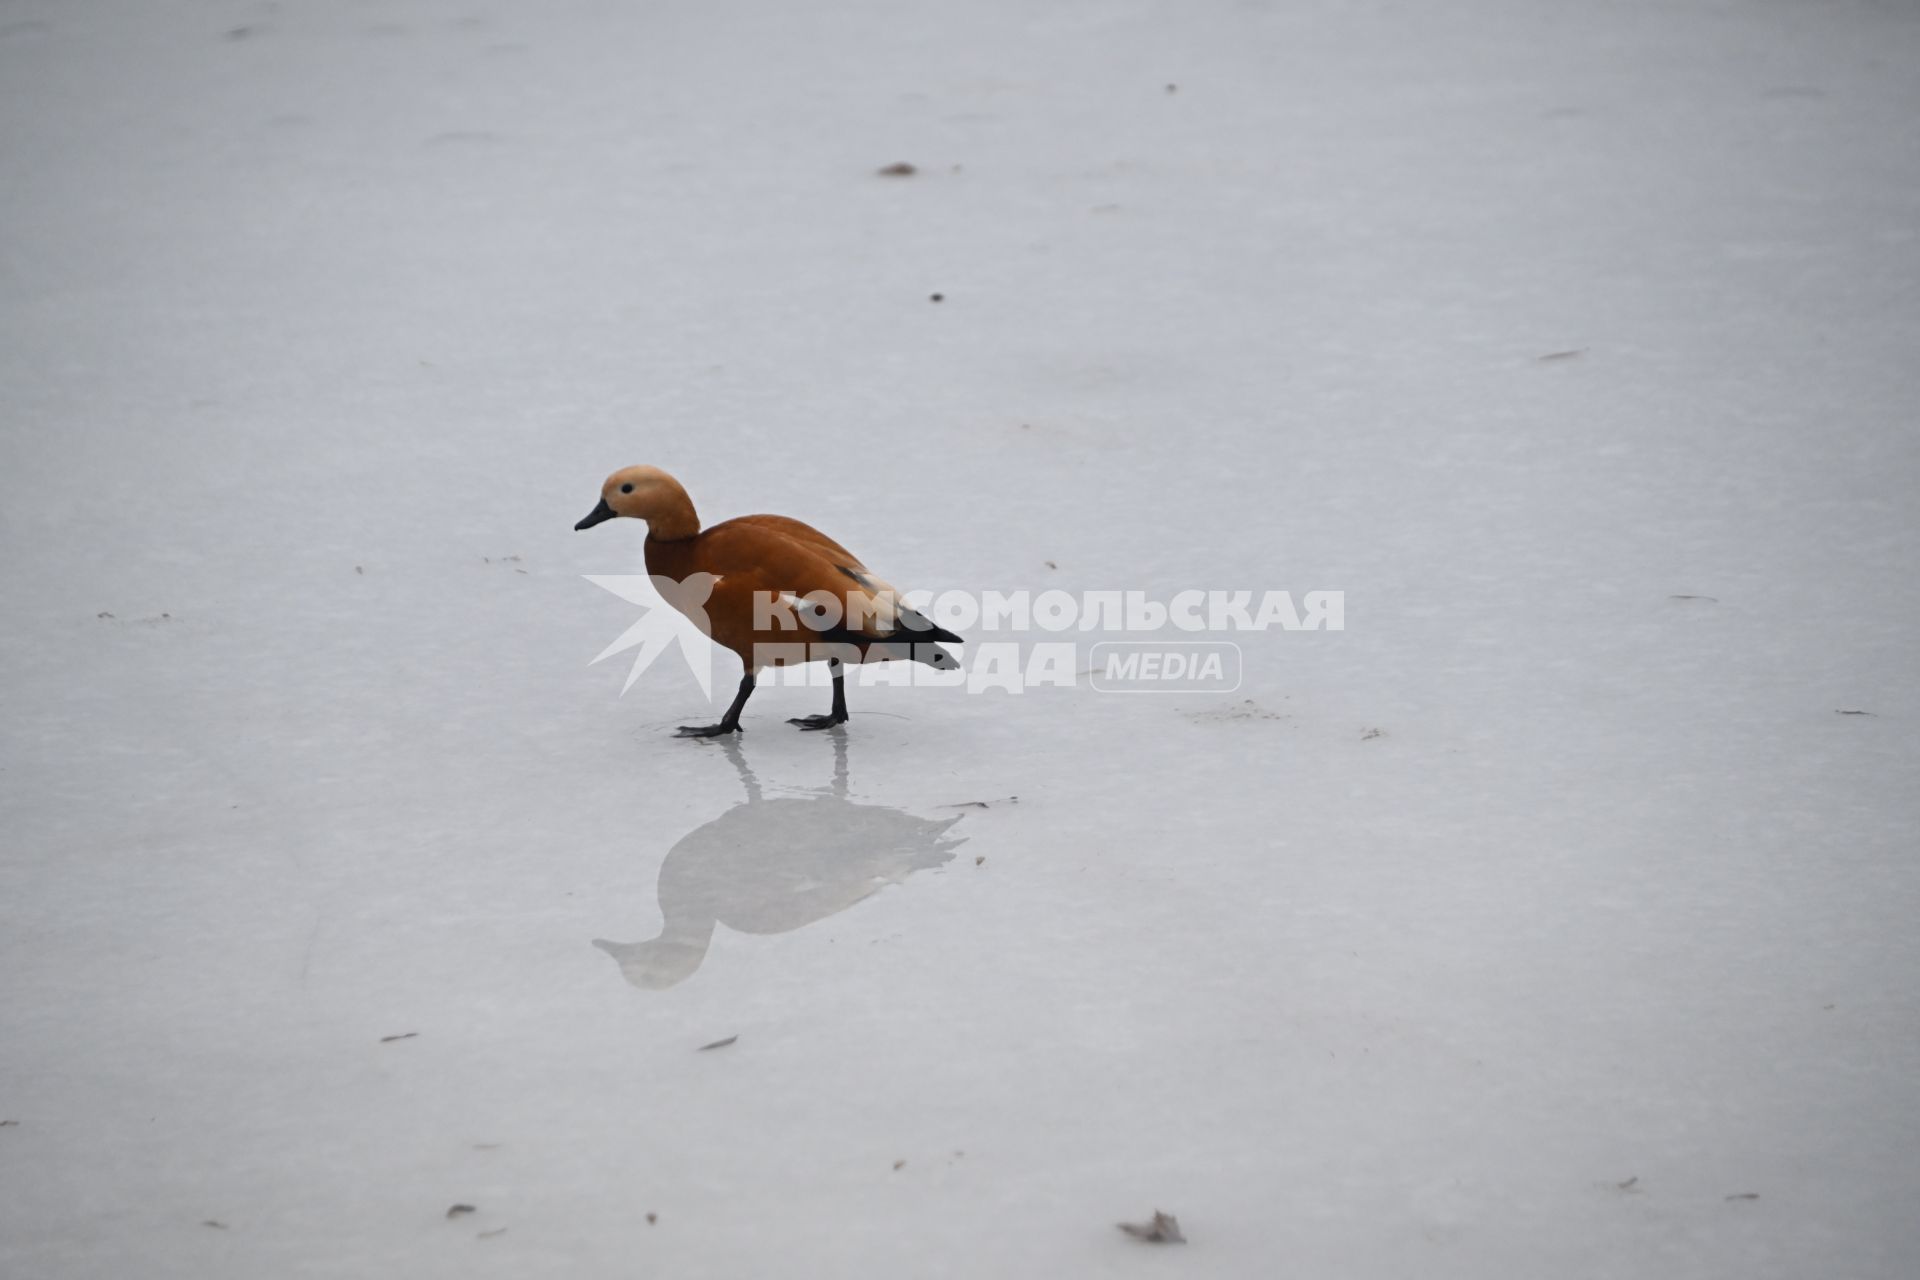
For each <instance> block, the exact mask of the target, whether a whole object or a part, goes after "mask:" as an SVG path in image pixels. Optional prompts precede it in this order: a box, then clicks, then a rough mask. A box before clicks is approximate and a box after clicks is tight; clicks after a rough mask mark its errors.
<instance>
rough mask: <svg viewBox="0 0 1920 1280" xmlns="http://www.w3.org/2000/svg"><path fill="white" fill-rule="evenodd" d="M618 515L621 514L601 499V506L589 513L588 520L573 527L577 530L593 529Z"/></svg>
mask: <svg viewBox="0 0 1920 1280" xmlns="http://www.w3.org/2000/svg"><path fill="white" fill-rule="evenodd" d="M617 514H619V513H618V512H616V511H615V510H614V509H613V508H612V507H610V506H608V505H607V500H606V499H605V498H602V499H600V505H599V506H597V507H595V508H594V509H593V510H591V511H589V512H587V518H586V519H585V520H582V521H581V522H580V523H579V524H577V525H575V526H573V527H574V529H575V530H580V529H591V528H593V526H595V525H597V524H599V523H600V522H601V521H603V520H611V519H613V518H614V516H615V515H617Z"/></svg>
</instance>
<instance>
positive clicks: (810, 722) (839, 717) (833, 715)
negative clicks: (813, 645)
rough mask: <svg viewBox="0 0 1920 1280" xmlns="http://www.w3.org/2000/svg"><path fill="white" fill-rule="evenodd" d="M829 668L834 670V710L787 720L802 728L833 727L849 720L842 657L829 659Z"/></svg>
mask: <svg viewBox="0 0 1920 1280" xmlns="http://www.w3.org/2000/svg"><path fill="white" fill-rule="evenodd" d="M827 669H828V670H829V671H831V672H833V710H832V711H829V712H828V713H827V714H826V715H823V716H795V717H794V718H793V719H791V720H789V721H787V723H788V724H797V725H799V726H800V727H801V728H802V729H831V728H832V727H833V726H834V725H837V724H845V723H846V722H847V676H846V672H844V671H843V670H841V668H840V659H838V658H829V659H827Z"/></svg>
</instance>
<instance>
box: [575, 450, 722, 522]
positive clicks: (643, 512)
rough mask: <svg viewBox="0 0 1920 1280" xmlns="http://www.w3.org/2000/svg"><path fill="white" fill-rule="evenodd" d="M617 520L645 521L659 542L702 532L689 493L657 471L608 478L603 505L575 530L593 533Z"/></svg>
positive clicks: (628, 470) (625, 471) (626, 470)
mask: <svg viewBox="0 0 1920 1280" xmlns="http://www.w3.org/2000/svg"><path fill="white" fill-rule="evenodd" d="M616 516H628V517H631V518H632V519H635V520H645V521H646V522H647V524H648V526H649V527H650V528H651V529H652V531H653V534H654V536H655V537H658V538H690V537H692V536H693V535H694V534H696V533H698V532H699V531H700V522H699V520H698V519H697V518H696V517H695V516H694V514H693V503H692V502H691V501H690V500H689V499H688V498H687V491H686V490H685V489H682V488H681V487H680V482H679V481H678V480H675V479H674V478H673V477H672V476H670V475H668V474H667V473H666V472H664V471H662V470H661V469H660V468H658V467H622V468H620V470H618V471H616V472H614V473H613V474H612V475H610V476H608V477H607V481H606V483H605V484H603V485H601V486H600V505H599V506H597V507H595V508H594V509H593V510H591V511H589V512H587V514H586V517H585V518H584V519H583V520H581V521H580V523H579V524H576V525H574V526H573V527H574V528H575V529H591V528H593V526H595V525H597V524H602V523H604V522H606V521H608V520H612V519H614V518H615V517H616ZM689 525H690V526H691V527H690V528H689V527H688V526H689Z"/></svg>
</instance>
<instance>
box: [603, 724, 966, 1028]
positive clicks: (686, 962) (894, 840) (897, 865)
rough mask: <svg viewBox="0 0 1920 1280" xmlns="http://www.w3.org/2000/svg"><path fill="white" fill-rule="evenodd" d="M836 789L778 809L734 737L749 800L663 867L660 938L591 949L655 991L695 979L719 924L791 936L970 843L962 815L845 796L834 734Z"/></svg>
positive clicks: (693, 836) (730, 748)
mask: <svg viewBox="0 0 1920 1280" xmlns="http://www.w3.org/2000/svg"><path fill="white" fill-rule="evenodd" d="M830 733H831V734H832V737H833V784H832V786H831V787H828V788H824V789H822V790H821V791H819V792H817V793H814V794H812V795H808V796H805V797H781V798H777V799H773V800H769V799H767V798H766V797H764V796H763V795H762V794H761V792H760V780H759V779H758V778H756V777H754V774H753V770H752V769H751V768H749V767H748V765H747V758H746V755H745V754H744V753H743V752H742V750H741V747H740V742H739V739H738V738H737V737H734V736H732V735H729V736H728V737H726V738H725V739H723V740H722V743H721V749H722V750H724V751H725V752H726V753H727V758H728V759H730V760H732V761H733V767H734V768H735V769H736V770H738V771H739V774H740V782H741V784H742V786H744V787H745V788H746V799H745V800H744V801H742V802H741V803H739V804H736V805H734V806H733V808H731V809H729V810H727V811H726V812H725V813H723V814H721V815H720V816H719V817H717V818H715V819H714V820H713V821H712V822H709V823H707V824H706V825H705V826H703V827H699V828H697V829H695V830H693V831H689V832H688V833H687V834H686V835H685V836H682V837H681V839H680V842H679V843H678V844H676V845H674V846H673V848H672V850H671V851H670V852H668V854H667V859H666V861H665V862H664V863H662V864H661V867H660V914H661V916H662V918H663V919H664V920H665V925H664V927H663V928H662V929H661V931H660V936H659V937H657V938H651V939H649V940H647V941H645V942H609V941H607V940H606V939H605V938H596V939H594V943H593V945H594V946H596V947H598V948H600V949H601V950H602V951H604V952H606V953H607V954H608V955H610V956H612V957H613V958H614V959H615V960H617V961H619V962H620V972H621V973H623V974H625V975H626V977H627V981H628V982H631V983H632V984H633V985H634V986H636V987H647V988H650V989H654V990H658V989H660V988H663V987H671V986H673V985H674V984H676V983H679V982H684V981H686V980H687V979H688V978H690V977H692V976H693V973H694V971H695V970H697V969H698V968H699V967H700V962H701V961H702V960H704V959H705V958H706V954H707V947H708V946H709V945H711V943H712V942H713V929H714V925H716V924H724V925H726V926H727V927H728V928H729V929H736V930H738V931H740V932H741V933H785V932H787V931H788V930H790V929H798V928H800V927H801V926H802V925H809V924H812V923H813V922H814V921H816V920H824V919H826V918H827V917H828V916H830V915H832V914H833V913H834V912H836V911H844V910H846V909H847V908H848V907H850V906H852V905H853V904H854V903H856V902H859V901H861V900H862V899H864V898H867V897H870V896H872V895H873V894H875V893H877V892H879V891H880V890H881V889H884V888H886V887H887V886H888V885H890V884H900V883H901V882H903V881H905V880H906V878H907V877H908V876H910V875H912V874H913V873H914V872H916V871H924V870H927V869H928V868H931V867H938V866H941V865H943V864H944V863H946V862H947V861H948V860H949V859H951V858H952V857H953V851H954V850H955V849H957V848H959V847H960V846H961V845H962V844H964V843H966V837H964V836H956V835H950V834H948V830H947V829H948V828H949V827H951V826H953V824H954V823H956V822H958V821H960V819H959V818H957V817H954V818H943V819H938V820H934V819H928V818H916V817H914V816H913V815H912V814H910V813H908V812H906V811H905V810H903V809H890V808H888V807H886V806H885V805H877V804H856V803H854V802H853V801H852V800H849V799H848V798H847V735H846V733H845V732H844V731H842V730H838V729H836V730H831V731H830Z"/></svg>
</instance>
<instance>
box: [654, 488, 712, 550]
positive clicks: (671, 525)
mask: <svg viewBox="0 0 1920 1280" xmlns="http://www.w3.org/2000/svg"><path fill="white" fill-rule="evenodd" d="M668 483H669V484H670V485H672V487H671V488H670V489H668V490H667V491H666V493H665V495H664V500H663V501H662V502H661V504H660V508H659V510H657V511H655V512H654V513H653V514H652V515H650V516H648V517H647V536H648V537H650V538H653V539H655V540H657V541H660V542H684V541H686V540H687V539H688V538H696V537H698V536H700V517H699V516H698V515H697V514H695V513H694V510H693V499H692V498H689V497H688V496H687V491H686V490H685V489H682V488H681V487H680V486H679V485H678V484H677V483H674V482H673V481H668Z"/></svg>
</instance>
